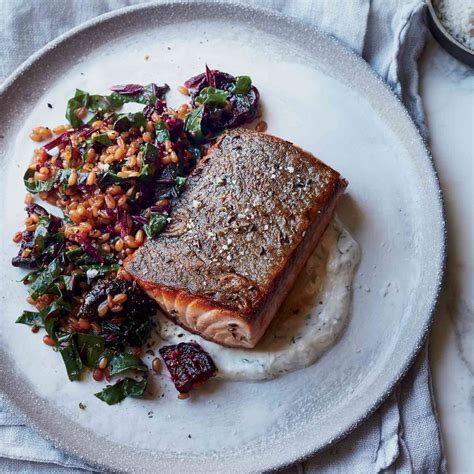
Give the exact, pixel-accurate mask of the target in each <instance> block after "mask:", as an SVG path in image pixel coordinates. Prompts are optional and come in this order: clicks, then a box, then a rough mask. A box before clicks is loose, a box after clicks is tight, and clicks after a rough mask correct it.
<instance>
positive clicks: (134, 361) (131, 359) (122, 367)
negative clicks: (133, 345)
mask: <svg viewBox="0 0 474 474" xmlns="http://www.w3.org/2000/svg"><path fill="white" fill-rule="evenodd" d="M129 369H135V370H140V371H142V372H146V371H147V370H148V367H147V366H146V365H145V364H144V363H143V362H142V360H141V359H140V357H137V356H135V355H133V354H126V353H123V354H116V355H114V356H113V357H112V360H111V361H110V375H117V374H120V373H122V372H125V371H126V370H129Z"/></svg>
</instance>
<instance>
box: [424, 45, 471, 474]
mask: <svg viewBox="0 0 474 474" xmlns="http://www.w3.org/2000/svg"><path fill="white" fill-rule="evenodd" d="M420 75H421V76H420V88H421V94H422V97H423V101H424V105H425V111H426V119H427V124H428V128H429V132H430V148H431V151H432V154H433V159H434V161H435V164H436V168H437V170H438V174H439V178H440V181H441V187H442V189H443V193H444V200H445V209H446V216H447V222H448V261H447V272H446V277H445V284H444V289H443V292H442V296H441V300H440V305H439V308H438V312H437V315H436V319H435V323H434V326H433V329H432V333H431V350H430V357H431V363H432V372H433V383H434V389H435V397H436V402H437V406H438V412H439V416H440V424H441V431H442V436H443V441H444V445H445V450H446V456H447V460H448V468H449V472H450V473H474V449H473V448H474V314H473V310H474V286H473V277H474V251H473V249H474V244H473V242H474V210H473V209H474V185H473V184H474V179H473V178H474V172H473V171H474V71H473V70H472V69H469V68H468V67H465V66H463V65H462V64H461V63H459V62H458V61H456V60H455V59H453V58H451V57H450V56H448V54H447V53H445V52H444V51H443V50H442V49H441V48H440V47H439V46H438V45H437V44H436V43H435V42H434V41H433V40H431V41H430V43H429V44H428V47H427V48H426V51H425V52H424V55H423V58H422V62H421V68H420Z"/></svg>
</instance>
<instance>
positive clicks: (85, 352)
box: [76, 333, 105, 367]
mask: <svg viewBox="0 0 474 474" xmlns="http://www.w3.org/2000/svg"><path fill="white" fill-rule="evenodd" d="M76 344H77V349H78V351H79V354H80V356H81V359H82V361H83V363H84V365H86V367H97V364H98V362H99V361H100V359H102V353H103V352H104V347H105V340H104V338H103V337H102V336H99V335H97V334H83V333H78V334H76Z"/></svg>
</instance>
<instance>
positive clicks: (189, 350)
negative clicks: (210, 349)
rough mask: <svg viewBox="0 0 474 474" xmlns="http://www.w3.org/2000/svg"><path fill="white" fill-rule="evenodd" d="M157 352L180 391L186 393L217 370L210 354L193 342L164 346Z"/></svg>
mask: <svg viewBox="0 0 474 474" xmlns="http://www.w3.org/2000/svg"><path fill="white" fill-rule="evenodd" d="M159 352H160V355H161V357H163V360H164V361H165V364H166V367H167V368H168V371H169V373H170V375H171V379H172V380H173V383H174V386H175V387H176V390H178V391H179V392H180V393H188V392H189V391H190V390H191V389H192V388H193V386H194V385H195V384H199V383H203V382H205V381H206V380H207V379H209V378H210V377H213V376H214V375H215V374H216V372H217V368H216V366H215V364H214V361H213V360H212V359H211V357H210V355H209V354H208V353H207V352H206V351H204V350H203V349H202V347H201V346H200V345H199V344H196V343H195V342H193V343H187V342H182V343H180V344H177V345H174V346H165V347H162V348H161V349H160V351H159Z"/></svg>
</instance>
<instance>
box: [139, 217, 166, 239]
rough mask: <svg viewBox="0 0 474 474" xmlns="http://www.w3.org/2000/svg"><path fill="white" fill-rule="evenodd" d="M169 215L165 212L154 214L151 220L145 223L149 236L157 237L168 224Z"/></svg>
mask: <svg viewBox="0 0 474 474" xmlns="http://www.w3.org/2000/svg"><path fill="white" fill-rule="evenodd" d="M167 222H168V221H167V216H165V215H164V214H152V215H151V217H150V219H149V221H148V222H147V223H146V224H144V225H143V230H144V231H145V234H146V235H147V237H149V238H152V237H156V236H157V235H158V234H159V233H160V232H161V231H162V230H163V229H164V228H165V226H166V224H167Z"/></svg>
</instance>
